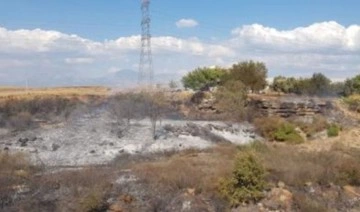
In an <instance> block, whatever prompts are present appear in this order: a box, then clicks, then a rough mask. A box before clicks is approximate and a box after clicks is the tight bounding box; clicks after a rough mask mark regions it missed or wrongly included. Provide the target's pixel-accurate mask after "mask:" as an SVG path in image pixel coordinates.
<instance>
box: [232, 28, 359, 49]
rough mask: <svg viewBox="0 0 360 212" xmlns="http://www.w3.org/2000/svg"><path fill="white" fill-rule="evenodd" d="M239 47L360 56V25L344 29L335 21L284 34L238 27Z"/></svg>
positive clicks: (275, 31)
mask: <svg viewBox="0 0 360 212" xmlns="http://www.w3.org/2000/svg"><path fill="white" fill-rule="evenodd" d="M232 34H233V35H234V36H235V37H236V38H237V39H235V40H234V41H235V42H236V41H237V42H238V44H245V45H250V46H252V47H256V48H259V49H263V50H272V51H276V52H279V51H283V52H322V53H330V54H334V53H339V52H348V53H359V52H360V26H358V25H352V26H349V27H347V28H346V27H344V26H342V25H340V24H338V23H336V22H334V21H330V22H322V23H314V24H312V25H310V26H307V27H299V28H295V29H292V30H286V31H281V30H277V29H275V28H271V27H265V26H263V25H260V24H253V25H245V26H242V27H239V28H236V29H234V30H233V31H232Z"/></svg>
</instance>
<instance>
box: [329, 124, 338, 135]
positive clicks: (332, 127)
mask: <svg viewBox="0 0 360 212" xmlns="http://www.w3.org/2000/svg"><path fill="white" fill-rule="evenodd" d="M339 131H340V127H339V126H338V125H336V124H332V125H330V126H329V127H328V129H327V135H328V136H329V137H336V136H338V135H339Z"/></svg>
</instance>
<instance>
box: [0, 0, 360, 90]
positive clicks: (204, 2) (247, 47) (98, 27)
mask: <svg viewBox="0 0 360 212" xmlns="http://www.w3.org/2000/svg"><path fill="white" fill-rule="evenodd" d="M140 1H141V0H120V1H106V2H105V1H96V0H32V1H29V0H11V1H7V0H2V4H1V7H0V28H2V29H4V30H3V31H4V34H5V35H4V36H3V38H2V39H5V38H6V39H10V41H11V44H12V46H10V47H11V48H10V47H9V46H5V44H4V46H1V45H0V60H1V61H2V62H3V63H4V64H6V65H3V66H0V77H1V76H2V77H1V79H0V83H2V84H11V83H15V84H16V83H18V82H20V81H23V79H22V78H21V77H19V76H17V77H16V78H17V79H18V80H13V81H11V80H8V79H7V77H11V74H10V72H12V71H13V72H16V73H18V75H24V74H25V73H26V75H27V76H29V75H31V76H37V75H39V74H40V73H48V76H54V75H56V77H57V78H58V79H59V80H57V81H66V80H68V79H69V78H71V79H74V78H78V79H79V80H77V81H71V82H70V84H71V83H77V82H79V81H83V82H84V83H85V82H90V81H89V80H86V79H85V78H86V77H88V78H89V77H90V78H91V79H92V80H93V81H95V82H96V80H95V79H96V78H97V77H107V76H105V75H106V74H105V72H106V73H108V72H109V73H111V74H113V73H115V72H119V71H121V70H134V71H136V70H137V68H136V63H137V61H138V49H136V48H135V46H136V45H135V44H134V42H135V41H134V40H136V39H135V38H134V37H132V36H136V35H138V34H139V33H140V26H139V23H140V18H141V17H140V15H141V14H140V8H139V7H140ZM151 2H152V3H151V14H152V20H153V22H152V30H151V31H152V34H153V36H154V38H155V39H156V38H158V40H157V41H155V42H154V43H155V44H154V45H158V46H159V50H158V51H156V50H155V51H154V52H155V53H154V61H155V68H156V69H158V73H160V74H161V76H162V77H164V80H169V78H171V77H169V76H167V77H165V76H166V75H172V76H176V77H177V78H179V77H180V76H181V75H182V74H184V73H186V71H190V70H191V69H193V68H196V67H197V66H202V65H220V66H228V65H230V64H231V63H234V62H236V61H238V60H242V59H257V60H263V61H265V62H267V64H268V68H269V76H270V77H273V76H275V75H278V74H283V75H296V76H297V75H300V76H301V75H302V73H303V75H310V74H311V73H312V72H324V73H325V74H328V75H329V76H330V77H331V78H333V79H341V78H346V77H350V76H351V75H354V74H357V73H360V64H359V63H358V62H356V61H358V59H359V56H358V53H359V50H358V39H360V37H358V36H360V32H358V26H359V25H360V23H359V22H360V13H359V8H360V1H357V0H341V1H340V0H302V1H299V0H298V1H294V0H272V1H269V0H261V1H260V0H222V1H215V0H193V1H190V0H189V1H184V0H182V1H175V0H152V1H151ZM181 19H186V20H192V21H194V22H195V23H196V25H193V26H188V27H177V25H176V22H178V21H179V20H181ZM256 24H257V25H256ZM247 26H248V27H247ZM311 26H312V27H311ZM351 26H355V27H351ZM299 28H305V29H304V30H296V29H299ZM34 29H40V30H41V31H40V32H38V31H34ZM236 29H237V32H235V31H236ZM21 30H26V32H24V33H23V32H22V31H21ZM52 31H54V32H58V33H61V35H54V34H51V33H50V34H49V32H52ZM319 33H320V34H321V35H319ZM70 35H76V36H77V37H78V39H75V40H76V41H75V40H74V38H70V37H67V36H70ZM0 36H1V35H0ZM21 36H23V37H21ZM49 36H50V37H51V38H49ZM38 37H39V38H42V39H41V40H37V39H38ZM319 37H323V38H324V39H323V41H324V42H323V43H321V39H319ZM349 37H350V38H349ZM0 38H1V37H0ZM120 38H123V39H120ZM17 39H20V40H21V39H25V40H29V42H33V43H34V45H35V44H36V43H40V44H41V45H40V44H39V46H36V45H35V46H34V45H29V43H26V45H27V46H26V49H27V50H29V51H30V53H29V55H24V53H23V52H20V51H19V49H18V50H16V49H15V48H19V45H18V44H16V42H18V40H17ZM31 39H33V40H31ZM82 39H86V40H88V41H89V42H87V43H86V44H84V41H83V40H82ZM90 41H91V42H90ZM107 41H110V42H111V41H114V42H113V43H112V44H111V45H113V46H111V47H109V46H110V44H108V43H106V42H107ZM115 41H117V42H115ZM120 41H121V42H120ZM42 42H44V43H42ZM67 42H69V43H71V46H76V45H79V46H80V47H79V48H83V49H87V50H88V48H89V46H88V45H92V46H93V45H95V44H96V43H101V46H102V47H101V48H104V49H106V50H103V51H107V52H106V54H114V55H113V56H114V59H113V60H108V59H105V58H106V57H105V56H104V55H102V56H101V55H100V54H98V53H97V54H96V56H94V53H93V52H91V53H89V52H88V51H87V52H85V51H84V50H83V49H81V50H80V49H69V48H66V51H65V50H64V48H63V46H61V45H64V43H66V44H68V43H67ZM179 42H180V43H181V45H180V44H179ZM302 42H303V43H302ZM54 43H55V44H56V45H55V44H54ZM344 43H345V44H344ZM309 44H310V45H309ZM342 44H344V46H341V45H342ZM54 45H55V47H54ZM167 45H168V46H167ZM174 45H175V46H176V47H177V48H178V49H177V50H176V51H174V50H172V49H170V48H171V47H173V46H174ZM209 45H212V46H209ZM64 46H66V45H64ZM104 46H105V47H104ZM124 46H125V47H124ZM294 46H301V48H294ZM302 46H306V47H304V48H303V47H302ZM60 47H61V48H62V50H61V53H59V48H60ZM21 48H22V49H24V48H25V47H21ZM29 48H30V49H29ZM31 48H33V49H31ZM99 48H100V47H99ZM187 48H188V49H187ZM9 49H10V50H9ZM109 49H111V52H109V51H108V50H109ZM113 49H116V50H114V51H112V50H113ZM288 50H289V51H288ZM31 51H33V52H32V53H31ZM206 51H217V53H214V54H207V52H206ZM329 51H330V52H329ZM189 52H192V53H189ZM102 53H103V52H102ZM36 54H38V56H41V58H43V61H39V59H36V58H32V57H31V55H36ZM115 54H121V56H119V57H116V56H115ZM274 54H276V55H277V57H276V58H275V57H273V56H272V55H274ZM99 55H100V56H99ZM214 55H215V56H214ZM335 55H340V56H339V57H335ZM170 56H173V57H176V58H177V60H175V61H172V57H170ZM179 57H181V58H180V59H179ZM296 58H300V60H301V61H303V63H304V64H298V63H297V62H298V59H296ZM314 58H315V59H314ZM281 60H284V65H282V66H279V65H277V63H279V61H281ZM60 61H63V63H64V64H61V62H60ZM64 61H65V62H64ZM159 61H161V63H160V62H159ZM177 61H179V63H180V62H181V63H182V64H181V65H180V64H179V65H177V64H176V62H177ZM292 61H294V63H293V64H292ZM74 63H76V65H75V64H74ZM183 63H186V65H184V64H183ZM295 63H297V64H295ZM315 63H316V64H315ZM11 64H14V65H11ZM19 64H21V65H19ZM26 64H28V65H26ZM49 64H51V65H49ZM70 64H72V66H70ZM80 64H82V66H81V65H80ZM306 64H308V65H306ZM314 65H315V66H316V67H315V68H314ZM173 66H174V67H173ZM330 66H331V67H330ZM19 67H20V68H19ZM352 67H353V68H352ZM357 67H359V69H357ZM35 69H36V70H35ZM39 69H40V70H39ZM83 69H88V72H84V71H83ZM175 69H177V70H175ZM336 69H338V70H339V69H341V70H342V72H340V71H336ZM299 72H300V74H299ZM85 75H87V76H85ZM124 76H125V75H124ZM123 78H124V77H123ZM124 80H125V79H124ZM93 81H91V82H93ZM40 84H41V83H40ZM64 84H66V82H64Z"/></svg>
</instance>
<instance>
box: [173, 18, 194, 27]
mask: <svg viewBox="0 0 360 212" xmlns="http://www.w3.org/2000/svg"><path fill="white" fill-rule="evenodd" d="M175 24H176V27H177V28H192V27H196V26H198V25H199V23H198V22H197V21H196V20H194V19H186V18H183V19H180V20H178V21H177V22H176V23H175Z"/></svg>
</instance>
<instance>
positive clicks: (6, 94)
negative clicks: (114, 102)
mask: <svg viewBox="0 0 360 212" xmlns="http://www.w3.org/2000/svg"><path fill="white" fill-rule="evenodd" d="M109 94H110V89H109V88H107V87H101V86H81V87H54V88H28V89H26V88H22V87H0V100H1V99H8V98H12V99H13V98H14V99H27V98H34V97H48V96H61V97H65V98H66V97H74V96H90V95H91V96H107V95H109Z"/></svg>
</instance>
